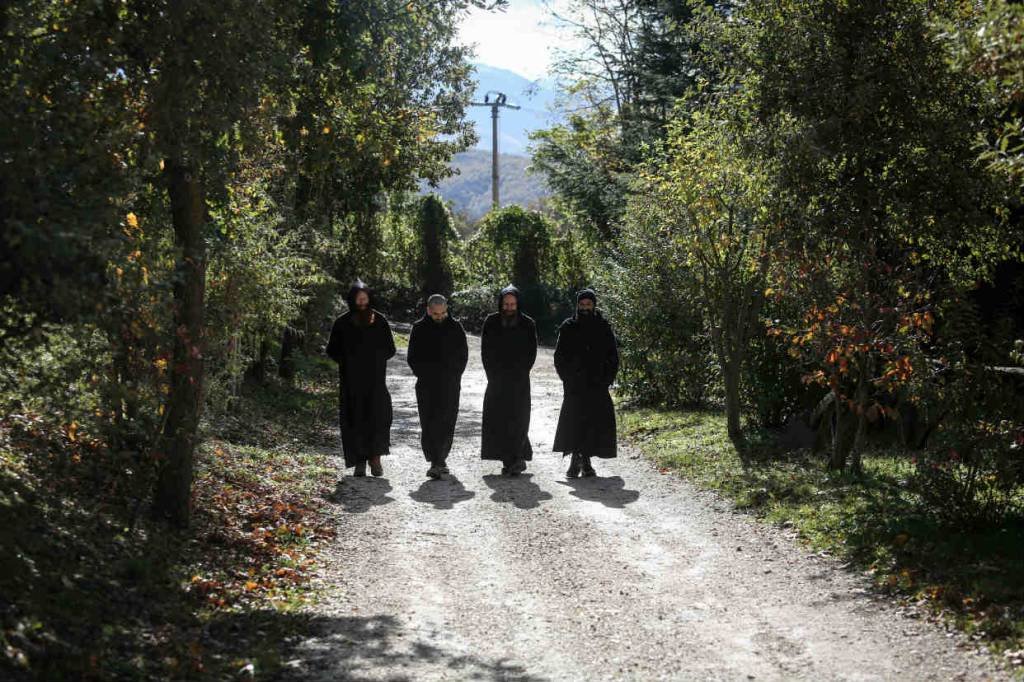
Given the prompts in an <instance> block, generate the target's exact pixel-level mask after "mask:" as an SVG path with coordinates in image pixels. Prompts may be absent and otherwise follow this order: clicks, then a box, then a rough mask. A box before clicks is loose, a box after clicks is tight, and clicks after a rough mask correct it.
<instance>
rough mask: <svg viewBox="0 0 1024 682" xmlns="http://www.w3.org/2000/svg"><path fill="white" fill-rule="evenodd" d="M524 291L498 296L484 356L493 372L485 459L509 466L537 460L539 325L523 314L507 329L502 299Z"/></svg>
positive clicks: (486, 410) (485, 330)
mask: <svg viewBox="0 0 1024 682" xmlns="http://www.w3.org/2000/svg"><path fill="white" fill-rule="evenodd" d="M506 294H513V295H515V296H516V298H517V299H520V302H521V298H520V296H519V290H518V289H516V288H515V287H507V288H505V289H502V290H501V293H500V294H499V296H498V306H499V312H497V313H491V314H490V315H488V316H487V319H486V320H485V321H484V327H483V332H482V333H481V335H480V353H481V356H482V359H483V363H484V372H485V373H486V374H487V390H486V391H485V392H484V413H483V429H482V430H483V439H482V444H481V449H480V456H481V458H482V459H490V460H501V461H502V462H505V464H506V465H509V464H512V463H513V462H515V461H516V460H519V459H522V460H526V461H529V460H531V459H533V448H532V447H531V446H530V436H529V431H530V369H531V368H532V367H533V363H534V361H535V360H536V359H537V325H536V324H535V323H534V321H533V318H531V317H530V316H528V315H525V314H523V313H522V312H519V314H518V322H517V324H515V325H514V326H509V327H506V326H503V325H502V320H501V312H500V306H501V299H502V297H504V296H505V295H506Z"/></svg>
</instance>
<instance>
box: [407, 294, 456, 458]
mask: <svg viewBox="0 0 1024 682" xmlns="http://www.w3.org/2000/svg"><path fill="white" fill-rule="evenodd" d="M407 359H408V361H409V367H411V368H412V373H413V374H415V375H416V405H417V407H418V408H419V414H420V431H421V434H420V445H421V446H422V448H423V456H424V457H425V458H426V460H427V461H428V462H430V468H429V469H428V470H427V476H429V477H430V478H442V477H443V476H444V475H446V474H447V473H449V472H448V465H447V463H446V460H447V458H448V452H449V451H450V450H451V449H452V441H453V439H454V438H455V421H456V419H458V416H459V394H460V392H461V388H462V373H463V372H464V371H465V370H466V362H467V360H468V359H469V347H468V346H467V345H466V332H465V331H464V330H463V329H462V325H461V324H459V323H458V322H457V321H455V320H454V319H452V317H451V316H449V315H448V301H446V300H445V297H444V296H441V295H440V294H434V295H433V296H431V297H430V298H429V299H428V300H427V314H426V315H424V316H423V317H422V318H420V319H419V320H418V321H417V322H416V324H414V325H413V326H412V333H411V334H410V335H409V353H408V356H407Z"/></svg>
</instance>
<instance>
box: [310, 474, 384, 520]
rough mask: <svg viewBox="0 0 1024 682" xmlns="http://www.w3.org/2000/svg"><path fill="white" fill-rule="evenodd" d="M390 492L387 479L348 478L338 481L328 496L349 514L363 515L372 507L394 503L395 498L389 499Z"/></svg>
mask: <svg viewBox="0 0 1024 682" xmlns="http://www.w3.org/2000/svg"><path fill="white" fill-rule="evenodd" d="M389 492H391V483H390V482H389V481H388V479H386V478H371V477H366V478H356V477H354V476H346V477H345V478H343V479H341V480H340V481H338V485H336V486H335V487H334V490H333V491H332V492H331V493H330V494H329V495H327V499H328V500H329V501H330V502H333V503H335V504H338V505H341V507H342V509H344V510H345V511H347V512H351V513H353V514H362V513H363V512H367V511H369V510H370V509H371V508H372V507H379V506H381V505H383V504H390V503H391V502H394V501H395V498H393V497H389V496H388V493H389Z"/></svg>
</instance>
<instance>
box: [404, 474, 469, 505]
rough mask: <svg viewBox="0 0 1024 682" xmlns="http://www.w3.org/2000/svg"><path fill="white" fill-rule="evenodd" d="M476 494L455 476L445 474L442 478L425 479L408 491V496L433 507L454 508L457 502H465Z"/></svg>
mask: <svg viewBox="0 0 1024 682" xmlns="http://www.w3.org/2000/svg"><path fill="white" fill-rule="evenodd" d="M475 495H476V493H475V492H473V491H472V490H466V486H464V485H463V484H462V481H460V480H459V479H458V478H456V477H455V476H451V475H449V476H447V477H445V478H444V479H442V480H433V479H427V480H426V481H424V482H423V483H422V484H421V485H420V487H419V488H417V489H416V490H414V491H413V492H411V493H409V497H411V498H412V499H414V500H416V501H417V502H422V503H424V504H432V505H434V509H443V510H448V509H454V508H455V505H456V504H458V503H459V502H465V501H466V500H469V499H472V498H473V497H474V496H475Z"/></svg>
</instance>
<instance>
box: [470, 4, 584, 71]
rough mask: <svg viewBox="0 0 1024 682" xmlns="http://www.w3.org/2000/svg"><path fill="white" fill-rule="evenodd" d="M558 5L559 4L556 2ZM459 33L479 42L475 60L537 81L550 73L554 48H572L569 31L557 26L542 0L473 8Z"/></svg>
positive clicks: (474, 41)
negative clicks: (499, 8) (493, 8)
mask: <svg viewBox="0 0 1024 682" xmlns="http://www.w3.org/2000/svg"><path fill="white" fill-rule="evenodd" d="M556 4H557V3H556ZM459 34H460V37H461V39H462V42H463V43H466V44H475V45H476V57H475V59H476V61H479V62H482V63H484V64H489V65H491V66H497V67H500V68H502V69H508V70H509V71H514V72H516V73H518V74H520V75H522V76H525V77H526V78H529V79H531V80H536V79H538V78H545V77H547V76H548V75H549V68H550V65H551V54H550V52H551V48H555V47H557V48H563V49H565V48H569V47H571V46H572V44H573V36H572V35H571V33H570V32H568V31H566V30H565V29H564V28H563V29H557V28H556V27H555V26H554V25H553V21H552V19H551V17H550V15H549V13H548V11H547V10H546V9H545V8H544V6H543V5H542V4H541V2H540V0H510V2H509V7H508V9H506V10H505V11H504V12H487V11H484V10H480V9H476V8H474V9H472V10H470V12H469V13H468V15H467V16H466V18H465V19H463V21H462V24H461V25H460V26H459Z"/></svg>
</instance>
